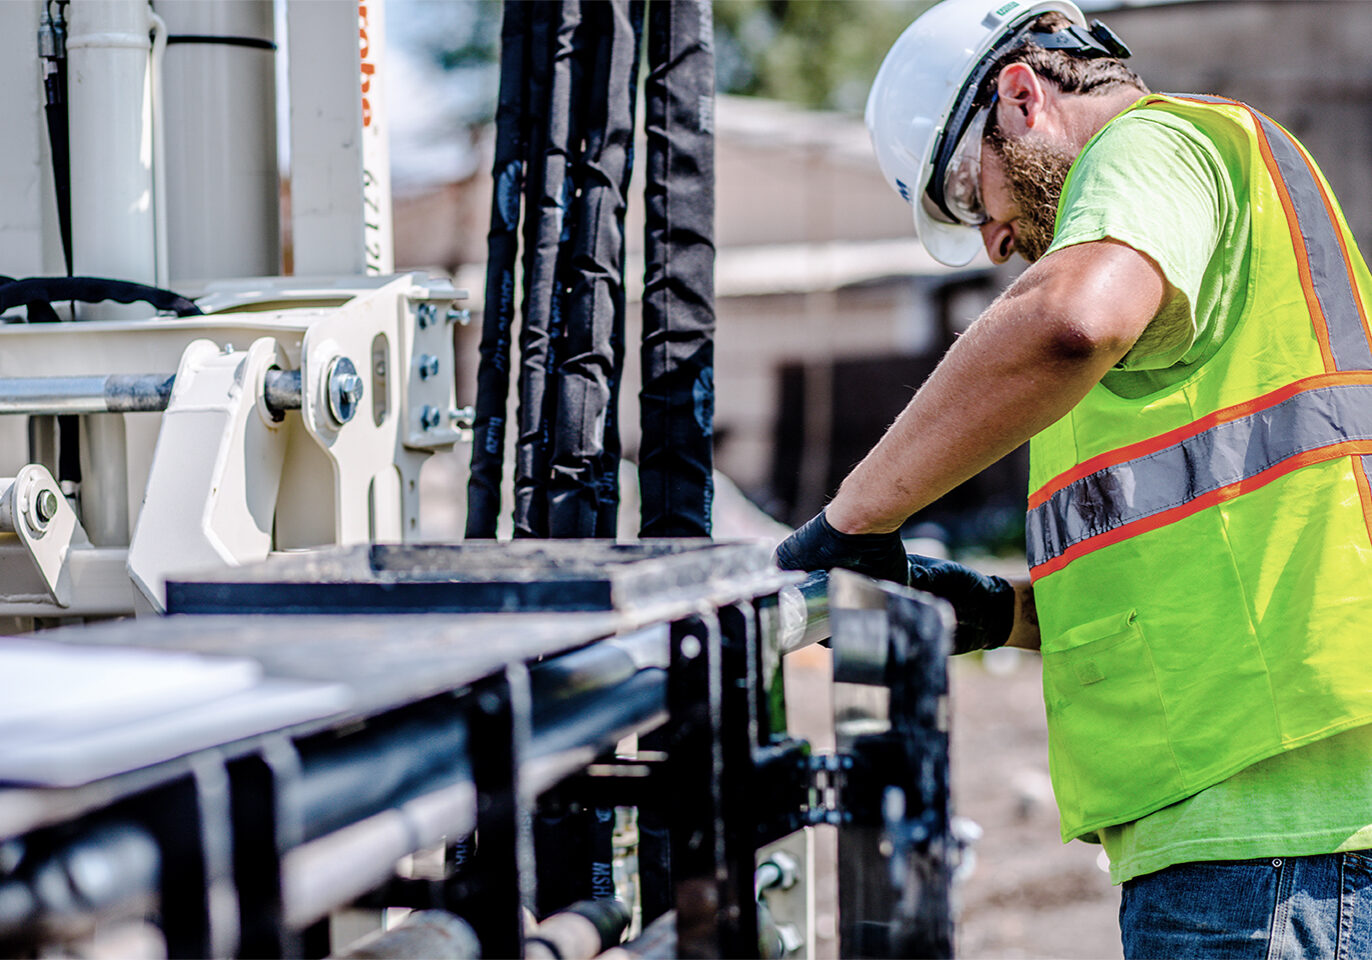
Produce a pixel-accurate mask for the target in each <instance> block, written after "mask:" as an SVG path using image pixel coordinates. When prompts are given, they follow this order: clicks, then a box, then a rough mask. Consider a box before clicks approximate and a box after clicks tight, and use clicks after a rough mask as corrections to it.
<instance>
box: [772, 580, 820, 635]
mask: <svg viewBox="0 0 1372 960" xmlns="http://www.w3.org/2000/svg"><path fill="white" fill-rule="evenodd" d="M778 604H779V606H780V612H781V625H780V626H779V627H778V628H777V649H778V650H780V651H781V653H783V654H786V653H793V652H795V651H796V650H799V649H800V648H802V647H808V646H809V645H810V644H812V643H818V642H819V641H821V640H827V639H829V574H828V572H827V571H824V570H816V571H815V572H814V573H812V574H810V575H809V576H808V577H806V578H805V579H804V580H802V581H801V582H800V583H798V584H795V585H794V586H788V587H782V589H781V591H780V593H779V595H778Z"/></svg>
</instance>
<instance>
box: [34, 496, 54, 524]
mask: <svg viewBox="0 0 1372 960" xmlns="http://www.w3.org/2000/svg"><path fill="white" fill-rule="evenodd" d="M33 513H34V516H36V517H37V518H38V522H39V523H47V522H48V521H49V520H51V519H52V518H53V517H55V516H57V494H55V493H53V492H52V491H51V490H48V489H46V488H44V489H42V490H39V491H38V496H36V497H34V500H33Z"/></svg>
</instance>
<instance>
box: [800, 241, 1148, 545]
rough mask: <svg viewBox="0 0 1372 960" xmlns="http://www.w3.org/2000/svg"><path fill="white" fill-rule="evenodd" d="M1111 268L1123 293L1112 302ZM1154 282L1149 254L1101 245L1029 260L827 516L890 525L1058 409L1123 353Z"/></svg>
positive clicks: (1115, 287)
mask: <svg viewBox="0 0 1372 960" xmlns="http://www.w3.org/2000/svg"><path fill="white" fill-rule="evenodd" d="M1121 277H1123V279H1124V280H1125V281H1127V282H1126V283H1125V284H1124V286H1125V287H1126V289H1128V290H1133V293H1132V294H1130V295H1128V296H1125V297H1124V299H1123V300H1121V299H1120V297H1121V296H1122V292H1121V290H1120V289H1119V287H1120V285H1121ZM1164 287H1165V283H1164V281H1163V280H1162V277H1161V274H1160V273H1159V272H1158V271H1157V268H1156V267H1155V266H1153V264H1152V261H1149V260H1147V259H1146V258H1144V257H1143V256H1142V255H1141V254H1139V253H1138V252H1137V251H1134V250H1132V249H1130V248H1128V247H1124V246H1122V245H1120V244H1114V243H1109V242H1101V243H1093V244H1083V245H1081V246H1079V247H1069V248H1067V249H1065V250H1061V251H1059V252H1058V253H1055V254H1053V255H1052V256H1051V257H1047V258H1045V259H1044V260H1043V261H1041V262H1040V263H1039V264H1037V265H1035V267H1033V268H1031V269H1030V270H1029V271H1027V272H1026V273H1025V274H1024V275H1023V276H1021V277H1020V279H1019V280H1018V281H1016V282H1015V283H1014V284H1013V285H1012V286H1011V287H1010V289H1009V290H1007V291H1006V292H1005V294H1004V295H1002V296H1001V297H1000V298H999V299H998V300H997V301H996V302H995V303H993V304H992V305H991V307H990V308H988V309H987V311H986V312H985V313H984V314H983V315H982V316H981V317H980V318H979V319H978V320H977V321H976V322H975V323H974V324H972V326H971V328H970V329H969V330H968V331H967V333H966V334H965V335H964V336H963V337H962V338H961V339H960V340H959V341H958V342H957V343H956V344H954V346H953V348H952V349H951V350H950V351H949V352H948V354H947V356H945V357H944V359H943V361H942V362H941V363H940V364H939V365H938V367H937V369H935V371H934V373H933V375H932V376H931V377H930V378H929V380H928V382H927V383H925V384H924V386H922V387H921V388H920V389H919V391H918V392H917V393H916V394H915V396H914V398H913V399H912V400H911V401H910V403H909V404H908V405H907V406H906V408H905V410H904V411H902V412H901V414H900V416H899V417H897V418H896V421H895V423H893V424H892V425H891V427H890V428H889V429H888V430H887V432H886V435H885V436H883V437H882V439H881V441H880V442H878V444H877V445H876V446H875V447H874V448H873V449H872V451H871V452H870V453H869V454H868V455H867V456H866V457H865V458H864V459H863V461H862V462H861V463H860V464H858V465H857V467H855V468H854V469H853V471H852V473H851V474H849V475H848V478H847V479H846V480H844V482H843V485H842V487H840V489H839V492H838V494H837V496H835V498H834V500H833V502H832V503H830V504H829V506H828V508H827V516H828V519H829V522H830V523H831V524H833V525H834V527H835V528H837V529H838V530H841V531H843V532H845V533H877V532H885V531H889V530H895V529H898V528H899V527H900V525H901V524H902V523H904V521H905V519H906V518H907V517H909V516H910V514H912V513H914V512H915V511H916V510H919V509H920V508H922V507H925V506H928V505H929V504H930V503H932V502H933V501H934V500H936V499H938V498H939V497H941V496H943V494H945V493H947V492H948V491H949V490H951V489H953V488H954V487H955V486H957V485H958V484H959V483H962V482H963V481H965V480H967V479H969V478H971V477H972V476H975V475H976V474H977V473H979V472H980V471H982V470H984V469H985V468H986V467H988V466H990V465H991V464H992V463H995V462H996V461H997V460H999V459H1000V458H1001V457H1003V456H1005V455H1006V454H1007V453H1009V452H1010V451H1012V450H1014V449H1015V448H1016V447H1018V446H1020V445H1021V444H1023V443H1024V442H1026V441H1027V440H1028V439H1029V438H1030V437H1032V436H1033V435H1034V434H1036V433H1038V432H1039V431H1040V430H1042V429H1043V428H1045V427H1047V426H1048V425H1049V424H1051V423H1053V422H1054V421H1056V420H1058V419H1059V418H1061V417H1062V416H1064V415H1065V414H1066V413H1067V412H1068V411H1070V410H1071V409H1072V407H1074V406H1075V405H1076V404H1077V402H1078V401H1080V400H1081V398H1082V397H1084V396H1085V395H1086V393H1087V391H1088V390H1090V389H1091V387H1093V386H1094V385H1095V384H1096V383H1098V382H1099V381H1100V378H1101V377H1102V376H1104V375H1105V374H1106V373H1107V372H1108V371H1109V370H1110V368H1111V367H1112V366H1113V365H1114V364H1115V363H1117V362H1118V361H1119V359H1120V358H1121V357H1122V356H1124V354H1125V353H1126V352H1128V350H1129V347H1130V346H1131V345H1132V344H1133V342H1134V340H1135V339H1137V337H1138V335H1139V334H1140V333H1141V332H1142V331H1143V329H1144V328H1145V327H1146V326H1147V324H1148V321H1149V320H1150V319H1151V318H1152V317H1153V316H1154V315H1155V314H1156V313H1157V310H1158V307H1159V305H1160V304H1161V302H1162V297H1163V292H1164ZM1107 297H1108V298H1109V299H1106V298H1107Z"/></svg>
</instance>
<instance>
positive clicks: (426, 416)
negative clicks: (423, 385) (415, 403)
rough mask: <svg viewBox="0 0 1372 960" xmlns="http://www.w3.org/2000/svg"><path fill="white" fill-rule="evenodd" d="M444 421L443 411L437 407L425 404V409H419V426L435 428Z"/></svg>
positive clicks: (426, 428)
mask: <svg viewBox="0 0 1372 960" xmlns="http://www.w3.org/2000/svg"><path fill="white" fill-rule="evenodd" d="M442 422H443V413H442V411H441V410H439V409H438V408H437V407H434V406H430V405H429V404H427V403H426V404H424V409H423V410H421V411H419V426H420V427H422V428H423V429H425V430H434V429H436V428H437V427H438V425H439V424H440V423H442Z"/></svg>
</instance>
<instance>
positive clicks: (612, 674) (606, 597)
mask: <svg viewBox="0 0 1372 960" xmlns="http://www.w3.org/2000/svg"><path fill="white" fill-rule="evenodd" d="M511 546H512V545H510V544H502V545H499V546H497V545H494V544H472V545H465V546H444V547H427V546H413V547H411V546H404V547H401V546H392V547H381V546H371V547H358V548H344V549H338V550H325V551H321V552H319V553H315V554H309V555H292V556H282V557H279V558H273V559H272V560H269V561H268V562H266V563H265V564H263V565H262V566H261V567H258V568H252V567H248V568H242V569H240V570H239V571H236V572H233V573H231V574H229V575H224V576H216V577H213V578H205V579H202V580H196V581H190V580H187V581H182V582H178V583H174V584H171V585H170V589H169V597H171V598H172V605H173V609H175V610H179V611H180V614H179V615H172V616H168V617H166V618H161V619H155V620H134V621H123V622H117V623H110V624H104V625H94V626H86V627H79V628H63V629H58V630H53V631H49V632H47V633H45V634H43V635H41V637H39V638H37V639H27V638H26V639H25V640H24V641H23V642H24V643H28V644H31V645H37V646H38V647H41V648H42V649H43V650H48V651H56V652H57V653H58V654H65V655H69V656H75V657H85V656H96V655H100V654H104V655H110V654H113V653H118V654H121V655H122V654H125V653H128V654H136V655H138V656H158V655H167V656H171V655H175V656H185V655H188V654H192V655H195V656H196V657H199V658H202V659H203V661H204V662H205V663H210V664H222V663H225V662H230V663H239V664H248V665H250V666H251V667H252V668H253V669H254V670H256V671H257V673H256V674H255V676H256V679H255V680H253V681H252V682H251V683H250V684H249V685H248V686H247V687H246V688H244V689H239V690H236V691H234V692H231V693H227V694H225V695H224V696H220V697H217V698H213V699H210V700H209V701H207V702H204V703H192V704H183V705H180V706H176V707H174V708H169V709H168V711H166V712H165V714H159V715H157V716H154V717H151V719H150V718H149V717H142V718H138V717H135V718H133V719H129V718H125V719H124V720H121V721H111V722H109V723H103V724H100V725H98V726H93V725H91V724H83V723H82V722H81V721H80V717H79V716H77V717H74V718H72V717H67V718H59V719H62V720H63V722H61V723H54V724H53V725H52V727H53V731H55V732H53V731H50V732H49V733H48V734H45V736H47V737H48V739H47V740H46V741H44V742H43V743H41V744H32V745H30V746H31V747H33V748H34V749H32V750H30V751H29V753H28V754H25V752H24V751H23V750H22V749H20V746H22V745H13V744H11V745H10V746H8V747H0V954H10V953H20V954H22V953H23V952H24V951H29V950H32V949H34V948H36V947H38V946H41V945H43V944H52V943H61V942H64V941H65V940H68V939H70V938H72V937H79V936H81V935H83V934H84V933H86V932H88V931H89V930H90V929H91V928H92V927H93V926H94V925H96V924H99V923H102V922H105V921H107V920H109V919H110V918H119V917H129V918H138V917H151V918H154V919H155V922H156V924H157V926H158V927H159V928H160V930H161V933H162V935H163V937H164V938H165V942H166V948H167V951H168V955H169V956H172V957H183V956H193V957H233V956H243V957H249V956H283V957H292V956H295V957H306V956H324V955H326V954H328V953H329V952H330V950H331V949H333V948H334V947H338V948H339V949H341V948H342V947H343V946H345V945H344V944H336V945H335V944H330V943H329V942H328V924H327V919H328V916H329V914H330V913H331V912H333V911H336V910H339V909H342V908H346V907H348V906H349V905H352V904H359V903H361V904H365V905H367V906H368V907H379V906H405V907H410V908H420V909H439V910H443V911H447V912H448V913H451V914H455V915H456V916H458V917H461V918H462V919H463V920H465V921H466V922H467V923H468V924H469V925H470V926H471V928H472V930H473V931H474V932H475V935H476V936H475V940H476V942H478V943H479V944H480V949H481V953H482V955H483V956H488V957H517V956H523V955H524V947H525V912H526V910H534V911H536V912H537V914H538V915H539V916H543V915H547V914H549V913H553V912H556V911H559V910H562V909H564V908H566V907H567V906H569V905H570V904H571V902H572V901H573V900H583V899H591V898H592V897H596V896H608V895H610V894H612V893H613V885H608V886H607V884H606V883H605V882H604V881H605V877H604V874H605V872H606V871H607V869H608V867H607V865H606V863H605V860H606V857H605V856H604V854H603V852H602V851H603V849H604V844H602V843H600V842H599V841H597V840H596V834H595V831H596V829H601V830H602V831H604V830H605V827H604V823H605V822H606V819H605V817H604V816H603V815H601V816H597V815H596V814H597V812H598V811H614V810H616V809H621V810H622V809H628V808H632V809H634V810H636V811H637V822H638V826H639V844H638V883H639V890H640V896H639V903H640V906H641V918H640V924H641V926H642V927H644V928H646V927H649V926H652V925H653V921H655V920H657V921H660V922H659V923H658V924H657V925H656V926H653V929H654V930H656V931H659V933H660V932H661V930H662V929H664V927H663V924H664V923H665V924H667V927H668V928H674V930H675V940H674V942H673V944H672V945H671V947H670V949H671V950H672V951H674V953H675V955H676V956H681V957H723V956H729V957H734V956H740V957H743V956H758V955H759V951H760V947H759V943H760V936H759V935H760V928H759V911H758V909H757V900H756V893H755V889H754V880H755V878H754V873H755V870H756V866H757V851H758V850H759V848H760V847H762V846H764V845H765V844H768V843H770V842H772V841H774V840H776V839H778V838H780V837H784V836H786V835H787V834H790V833H793V832H794V831H796V830H799V829H801V828H803V827H805V826H808V825H814V824H833V825H835V826H837V827H838V829H839V836H840V846H841V851H842V853H841V858H840V862H841V864H842V867H841V871H842V872H841V876H840V881H839V903H840V913H841V921H840V925H841V931H840V932H841V940H842V942H841V952H842V954H843V955H844V956H873V957H876V956H914V955H919V956H938V955H950V953H951V923H950V921H949V909H948V877H949V875H950V870H951V866H952V863H953V861H954V860H955V858H956V848H955V847H954V845H953V843H952V841H951V839H950V833H949V824H948V805H947V789H946V786H947V730H946V716H947V711H946V704H944V703H943V699H944V698H945V697H946V694H947V685H946V672H945V663H946V656H947V652H948V636H949V630H948V620H947V616H946V613H945V612H944V609H943V607H942V605H941V603H940V602H939V601H935V600H932V599H931V598H928V597H926V596H923V595H920V594H915V593H913V592H911V591H908V590H904V589H901V588H898V587H893V586H890V585H885V584H877V583H876V582H874V581H870V580H866V579H865V578H862V577H858V576H856V575H852V574H845V573H843V572H836V573H835V574H833V576H832V578H831V579H829V580H828V582H827V584H826V578H825V577H824V575H822V574H821V575H814V576H812V577H811V578H809V579H808V580H805V581H803V582H801V581H800V580H799V578H798V577H797V576H796V575H793V574H786V573H781V572H779V571H777V570H776V569H775V568H774V567H773V566H772V565H771V563H770V557H769V556H768V553H767V551H766V550H765V549H763V548H760V547H756V546H751V545H730V544H709V543H705V542H689V541H672V542H666V541H663V542H657V543H652V542H645V543H640V544H633V545H623V544H621V545H615V544H610V543H607V542H605V541H593V542H592V541H558V542H547V543H533V542H529V543H527V544H524V545H513V547H514V548H513V549H511ZM826 586H827V589H828V601H827V603H826V601H825V599H824V591H825V589H826ZM348 590H353V591H356V592H357V593H358V594H359V595H360V596H363V597H368V598H373V599H375V598H383V600H382V601H381V602H377V604H376V606H377V608H378V609H385V610H399V611H410V610H413V609H416V608H417V606H418V605H419V602H420V601H419V599H418V598H420V597H423V598H427V602H429V603H431V604H433V605H434V607H435V608H436V609H441V610H443V611H444V612H441V613H427V614H416V613H411V612H395V613H361V612H357V609H358V607H359V606H362V605H363V604H362V603H361V602H360V601H359V603H357V604H351V605H348V610H349V615H346V616H343V615H339V614H338V613H337V612H336V611H337V609H338V607H339V599H338V598H339V597H340V595H343V593H346V591H348ZM559 597H561V598H562V601H561V602H559ZM283 598H288V599H286V600H284V601H283ZM384 598H389V599H388V600H387V599H384ZM458 598H465V599H464V600H460V599H458ZM595 598H599V599H598V600H597V599H595ZM278 601H282V605H281V606H280V607H277V608H276V609H280V610H287V611H289V612H285V613H276V614H271V613H265V612H262V611H264V610H267V609H272V606H271V605H272V604H273V603H276V602H278ZM464 602H466V603H469V604H471V609H472V610H473V611H475V612H453V611H455V610H458V609H461V607H462V603H464ZM225 608H233V609H235V610H236V611H237V612H236V613H235V614H234V615H233V616H226V615H224V614H223V612H222V611H223V610H224V609H225ZM493 609H499V610H502V611H506V612H498V613H496V612H490V611H491V610H493ZM511 610H513V611H519V612H509V611H511ZM198 611H205V612H203V613H202V612H198ZM245 611H246V612H245ZM826 618H827V619H828V621H829V622H830V623H831V625H832V634H833V637H832V641H831V642H832V645H833V648H834V651H835V681H836V691H837V693H836V699H837V702H838V703H839V704H840V705H841V707H840V716H839V723H838V727H837V729H838V732H839V746H840V749H839V752H838V753H836V754H828V755H815V754H813V753H812V751H811V749H810V745H809V744H808V743H806V742H804V741H802V740H798V739H796V738H794V737H793V736H792V735H791V734H790V733H789V732H788V730H787V725H786V718H785V698H784V685H783V684H782V682H781V661H782V657H783V654H784V653H785V652H786V651H788V650H792V649H796V648H797V647H798V646H800V645H802V644H804V643H806V642H811V641H813V640H814V639H816V638H817V636H819V635H820V633H821V632H822V624H823V623H824V622H825V620H826ZM7 642H8V641H7ZM872 688H881V689H882V690H883V691H884V693H883V695H882V697H880V698H878V699H880V700H884V702H885V703H887V704H888V706H887V707H886V708H885V709H884V710H883V711H881V712H880V715H872V714H870V712H869V713H868V714H862V713H861V712H860V711H859V710H858V707H857V706H856V705H857V704H859V703H869V702H870V701H871V700H872V698H871V697H870V695H869V696H865V697H864V696H854V697H853V698H852V700H853V702H852V703H850V704H847V705H843V704H844V703H845V701H844V699H843V698H844V696H845V693H844V692H845V691H850V692H853V691H856V692H858V693H861V691H862V690H863V689H868V690H870V689H872ZM630 735H637V737H638V748H637V750H636V751H631V752H627V753H620V752H617V750H616V745H617V744H621V743H622V741H623V740H624V738H625V737H628V736H630ZM35 751H37V752H36V753H35ZM35 756H37V757H38V758H39V759H38V760H34V757H35ZM25 757H28V760H26V759H25ZM59 760H60V761H61V762H59ZM40 761H41V762H40ZM25 763H28V766H25ZM45 764H46V765H45ZM25 778H27V780H28V782H22V781H24V780H25ZM545 821H551V822H553V823H555V828H554V829H552V830H548V829H542V830H540V829H537V828H536V825H537V824H539V823H543V822H545ZM597 824H600V826H599V828H598V827H597ZM550 834H551V836H552V839H551V840H550V839H549V835H550ZM602 839H603V835H602ZM438 846H442V847H443V848H444V849H445V850H446V860H445V868H444V870H443V871H442V874H441V875H440V876H432V877H426V878H417V877H400V876H397V875H396V872H395V865H396V861H397V860H399V859H400V858H401V857H403V856H406V855H409V854H412V853H415V852H416V851H420V850H424V849H426V848H433V847H438ZM664 918H665V919H664Z"/></svg>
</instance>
